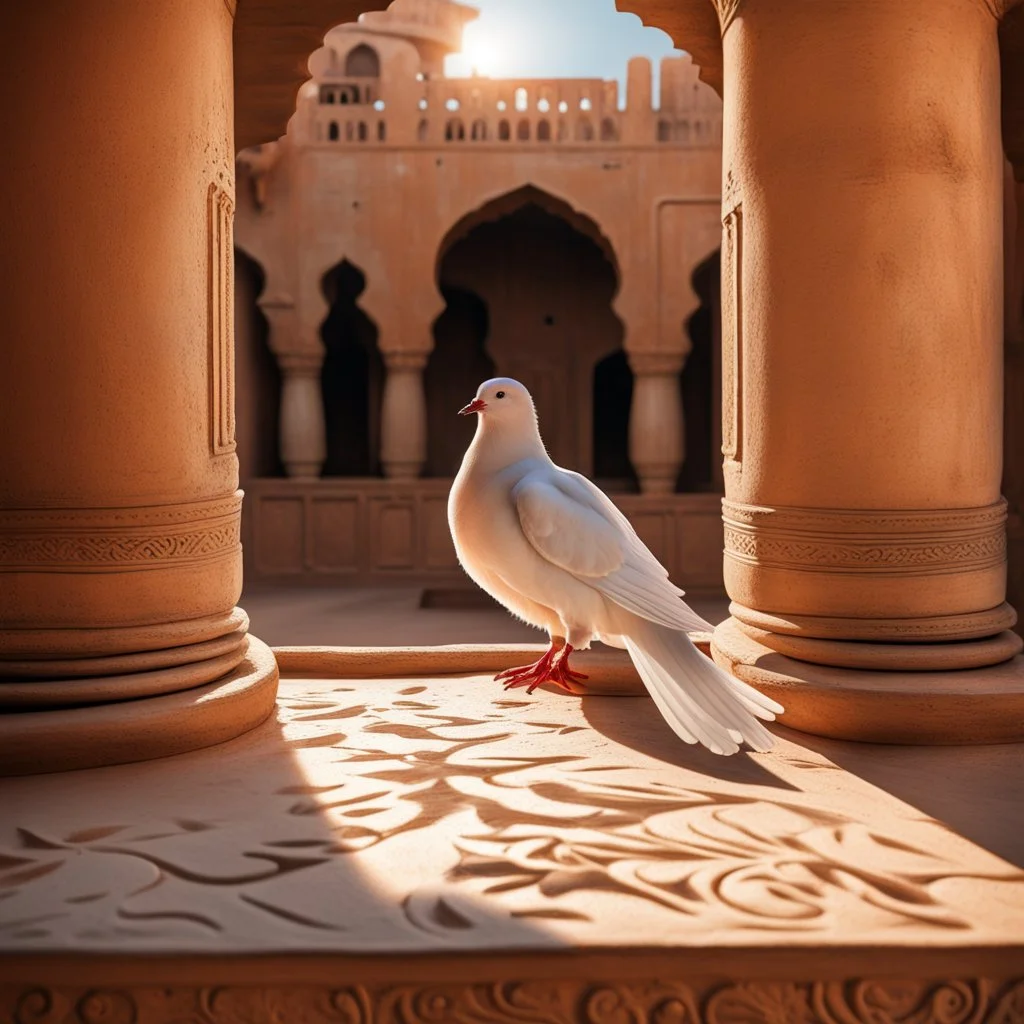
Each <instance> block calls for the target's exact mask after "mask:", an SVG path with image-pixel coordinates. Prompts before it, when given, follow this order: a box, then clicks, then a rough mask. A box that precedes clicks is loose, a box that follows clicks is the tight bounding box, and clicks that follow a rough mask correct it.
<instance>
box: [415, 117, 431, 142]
mask: <svg viewBox="0 0 1024 1024" xmlns="http://www.w3.org/2000/svg"><path fill="white" fill-rule="evenodd" d="M428 131H429V128H428V126H427V121H426V118H424V119H423V120H421V121H420V123H419V127H418V128H417V129H416V140H417V141H418V142H426V141H427V133H428Z"/></svg>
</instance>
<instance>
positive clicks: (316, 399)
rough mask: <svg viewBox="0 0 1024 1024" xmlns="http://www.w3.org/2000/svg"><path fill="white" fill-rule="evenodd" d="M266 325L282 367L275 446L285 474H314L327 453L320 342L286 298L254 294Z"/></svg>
mask: <svg viewBox="0 0 1024 1024" xmlns="http://www.w3.org/2000/svg"><path fill="white" fill-rule="evenodd" d="M259 306H260V309H262V310H263V313H264V315H265V316H266V318H267V322H268V324H269V325H270V334H269V338H268V343H269V345H270V350H271V351H272V352H273V353H274V356H275V357H276V359H277V365H278V367H279V368H280V370H281V414H280V423H279V429H280V438H279V442H278V443H279V447H280V453H281V461H282V462H283V463H284V468H285V472H286V473H287V474H288V476H290V477H297V478H299V479H306V480H309V479H316V478H317V477H319V476H320V471H321V469H323V464H324V460H325V459H326V458H327V428H326V425H325V421H324V399H323V391H322V390H321V387H320V370H321V368H322V367H323V364H324V356H325V354H326V353H325V352H324V346H323V342H321V340H320V337H319V335H318V333H317V331H316V330H315V329H313V328H303V327H302V326H301V325H300V323H299V318H298V316H297V313H296V309H295V304H294V303H293V302H292V301H291V299H282V298H275V297H273V296H271V297H268V298H264V299H260V300H259Z"/></svg>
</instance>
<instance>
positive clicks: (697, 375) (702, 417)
mask: <svg viewBox="0 0 1024 1024" xmlns="http://www.w3.org/2000/svg"><path fill="white" fill-rule="evenodd" d="M721 273H722V260H721V252H720V251H719V250H716V251H715V252H714V253H712V255H710V256H709V257H708V258H707V259H706V260H704V262H703V263H701V264H699V265H698V266H697V268H696V270H694V272H693V276H692V278H691V282H692V284H693V290H694V291H695V292H696V294H697V297H698V298H699V299H700V306H699V307H698V308H697V310H696V311H695V312H694V313H693V315H692V316H691V317H690V318H689V320H688V321H687V322H686V324H685V325H684V330H686V331H687V332H688V333H689V335H690V343H691V344H692V346H693V348H692V349H691V351H690V354H689V356H688V357H687V359H686V365H685V366H684V367H683V373H682V380H681V382H680V386H681V388H682V392H683V415H684V422H685V424H686V461H685V462H684V463H683V468H682V472H681V473H680V474H679V483H678V486H677V489H678V490H680V491H713V490H720V489H721V456H720V454H719V452H718V450H717V449H718V448H720V447H721V441H720V439H719V433H720V432H719V431H716V430H715V429H714V424H715V423H716V422H717V420H719V419H720V418H721V414H720V399H719V397H718V393H719V391H720V390H721V365H720V361H719V351H720V349H721V343H722V342H721V336H722V315H721V304H720V277H721Z"/></svg>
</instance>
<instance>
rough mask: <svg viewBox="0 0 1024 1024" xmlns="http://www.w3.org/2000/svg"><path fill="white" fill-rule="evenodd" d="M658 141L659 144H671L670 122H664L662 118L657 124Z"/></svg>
mask: <svg viewBox="0 0 1024 1024" xmlns="http://www.w3.org/2000/svg"><path fill="white" fill-rule="evenodd" d="M658 141H659V142H671V141H672V122H671V121H666V120H665V119H664V118H662V119H661V120H660V121H659V122H658Z"/></svg>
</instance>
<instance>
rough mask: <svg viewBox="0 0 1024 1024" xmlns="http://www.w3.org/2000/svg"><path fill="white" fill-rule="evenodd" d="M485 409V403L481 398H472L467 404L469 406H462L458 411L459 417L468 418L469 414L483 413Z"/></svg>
mask: <svg viewBox="0 0 1024 1024" xmlns="http://www.w3.org/2000/svg"><path fill="white" fill-rule="evenodd" d="M486 408H487V403H486V402H485V401H484V400H483V399H482V398H474V399H473V401H472V402H470V403H469V405H464V406H463V407H462V408H461V409H460V410H459V415H460V416H468V415H469V414H470V413H473V412H483V411H484V409H486Z"/></svg>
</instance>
